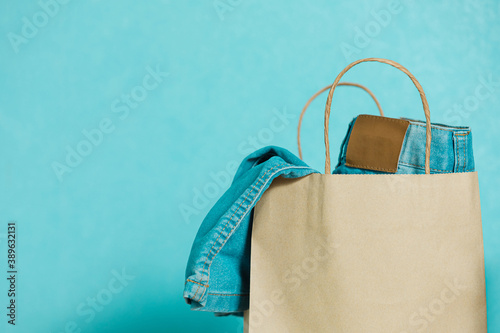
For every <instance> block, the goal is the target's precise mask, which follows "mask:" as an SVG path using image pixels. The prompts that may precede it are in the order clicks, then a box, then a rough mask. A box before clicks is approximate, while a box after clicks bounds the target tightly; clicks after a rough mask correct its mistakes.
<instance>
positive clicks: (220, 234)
mask: <svg viewBox="0 0 500 333" xmlns="http://www.w3.org/2000/svg"><path fill="white" fill-rule="evenodd" d="M282 165H284V164H281V165H276V166H274V167H272V168H271V169H269V170H267V171H266V172H265V173H264V174H263V175H262V176H260V177H259V178H258V179H257V181H256V182H255V183H254V184H253V185H252V188H251V189H250V191H248V193H247V195H246V197H245V198H244V199H243V200H242V201H241V203H240V205H239V206H238V208H236V210H235V211H234V212H233V215H231V217H230V218H229V219H228V220H227V222H226V224H225V225H224V228H223V229H222V231H221V232H220V233H219V236H217V239H216V240H215V242H214V243H213V244H212V247H211V248H210V250H209V251H208V254H207V259H205V262H204V263H203V269H202V271H201V273H202V276H201V281H203V273H204V272H206V270H205V266H206V265H207V261H208V259H209V257H210V252H212V250H213V249H214V246H215V244H217V242H218V241H219V239H220V236H222V233H223V232H224V230H226V227H227V226H228V225H229V222H231V220H232V219H233V217H234V215H235V214H236V212H237V211H238V210H239V209H240V208H241V206H242V205H243V203H244V202H245V201H246V199H247V198H248V197H249V196H250V194H251V193H252V192H253V190H254V188H255V186H256V185H257V184H258V183H259V182H260V181H261V179H262V178H264V177H265V176H266V175H267V174H268V173H269V172H270V171H271V170H272V169H274V168H276V167H280V166H282ZM217 253H219V252H218V251H217ZM217 253H216V254H215V255H217ZM215 255H214V258H215ZM209 280H210V276H209V275H208V276H207V282H208V281H209ZM199 291H200V286H198V288H197V289H196V293H195V294H194V296H193V299H194V300H196V296H197V295H198V292H199ZM204 293H205V292H202V294H201V295H200V297H199V299H201V298H202V297H203V294H204ZM199 299H198V300H199Z"/></svg>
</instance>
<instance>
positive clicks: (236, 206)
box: [184, 146, 318, 315]
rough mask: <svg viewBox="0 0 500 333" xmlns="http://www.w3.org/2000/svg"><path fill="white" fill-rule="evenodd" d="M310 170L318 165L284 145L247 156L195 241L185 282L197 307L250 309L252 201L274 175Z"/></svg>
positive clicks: (217, 310) (288, 175)
mask: <svg viewBox="0 0 500 333" xmlns="http://www.w3.org/2000/svg"><path fill="white" fill-rule="evenodd" d="M311 173H318V171H316V170H314V169H312V168H310V167H309V166H308V165H307V164H305V163H304V162H303V161H302V160H301V159H299V158H298V157H297V156H295V155H294V154H292V153H291V152H289V151H288V150H286V149H283V148H280V147H274V146H269V147H265V148H262V149H260V150H257V151H256V152H254V153H252V154H251V155H249V156H248V157H246V158H245V159H244V160H243V162H242V163H241V165H240V167H239V168H238V171H237V172H236V175H235V177H234V180H233V182H232V184H231V186H230V188H229V190H228V191H226V193H224V195H223V196H222V197H221V198H220V199H219V200H218V201H217V203H216V204H215V205H214V207H213V208H212V209H211V210H210V212H209V213H208V214H207V216H206V217H205V219H204V221H203V223H202V225H201V227H200V229H199V230H198V234H197V235H196V238H195V241H194V243H193V247H192V249H191V255H190V256H189V260H188V264H187V268H186V281H185V286H184V298H185V299H186V302H187V303H188V304H191V307H192V309H193V310H201V311H209V312H215V313H216V315H227V314H235V315H242V312H243V311H244V310H247V309H248V302H249V289H250V240H251V223H252V218H253V214H252V210H253V207H254V206H255V204H256V203H257V201H258V200H259V199H260V197H261V196H262V194H263V193H264V191H265V190H266V189H267V188H268V187H269V185H270V184H271V182H272V181H273V179H274V178H276V177H278V176H282V177H286V178H298V177H303V176H306V175H309V174H311Z"/></svg>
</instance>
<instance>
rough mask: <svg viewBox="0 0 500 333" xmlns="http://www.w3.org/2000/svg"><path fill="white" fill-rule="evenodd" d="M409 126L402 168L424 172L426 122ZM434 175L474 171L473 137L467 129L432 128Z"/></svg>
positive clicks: (402, 157) (432, 169)
mask: <svg viewBox="0 0 500 333" xmlns="http://www.w3.org/2000/svg"><path fill="white" fill-rule="evenodd" d="M402 119H405V120H408V121H409V122H410V126H408V130H407V131H406V135H405V139H404V142H403V146H402V149H401V154H400V156H399V165H400V166H405V165H406V166H410V167H414V168H418V169H422V170H425V140H426V135H425V122H423V121H419V120H413V119H407V118H402ZM431 134H432V141H431V157H430V164H431V172H439V173H443V172H445V173H446V172H469V171H474V168H475V166H474V155H473V151H472V134H471V130H470V128H469V127H466V126H447V125H443V124H431Z"/></svg>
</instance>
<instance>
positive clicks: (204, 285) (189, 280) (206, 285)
mask: <svg viewBox="0 0 500 333" xmlns="http://www.w3.org/2000/svg"><path fill="white" fill-rule="evenodd" d="M186 281H188V282H192V283H196V284H199V285H200V286H203V287H208V284H202V283H199V282H196V281H193V280H191V279H187V280H186Z"/></svg>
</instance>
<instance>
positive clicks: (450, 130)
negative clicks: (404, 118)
mask: <svg viewBox="0 0 500 333" xmlns="http://www.w3.org/2000/svg"><path fill="white" fill-rule="evenodd" d="M410 125H414V126H420V127H423V128H427V126H424V125H420V124H414V123H412V122H411V121H410ZM431 129H435V130H439V131H447V132H456V131H463V129H453V130H452V129H445V128H438V127H432V125H431ZM469 133H470V131H467V133H465V134H463V135H467V134H469Z"/></svg>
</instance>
